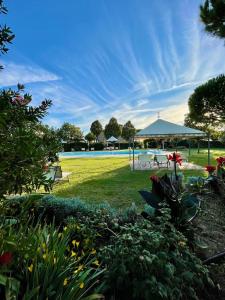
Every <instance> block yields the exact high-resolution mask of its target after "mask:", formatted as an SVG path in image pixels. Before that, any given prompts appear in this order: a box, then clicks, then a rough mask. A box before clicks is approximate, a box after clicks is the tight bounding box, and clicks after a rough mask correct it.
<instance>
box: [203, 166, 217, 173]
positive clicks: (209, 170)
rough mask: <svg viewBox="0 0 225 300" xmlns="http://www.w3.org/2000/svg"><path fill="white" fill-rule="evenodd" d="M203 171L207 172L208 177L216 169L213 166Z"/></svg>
mask: <svg viewBox="0 0 225 300" xmlns="http://www.w3.org/2000/svg"><path fill="white" fill-rule="evenodd" d="M205 170H206V171H207V172H209V174H210V175H212V173H213V172H214V171H215V170H216V167H214V166H206V167H205Z"/></svg>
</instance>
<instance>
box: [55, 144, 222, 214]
mask: <svg viewBox="0 0 225 300" xmlns="http://www.w3.org/2000/svg"><path fill="white" fill-rule="evenodd" d="M224 155H225V150H224V149H216V150H212V155H211V157H212V158H211V164H213V165H216V162H215V158H217V157H218V156H224ZM189 161H190V162H193V163H195V164H198V165H201V166H206V165H207V150H201V153H200V154H198V153H197V150H192V152H191V156H190V157H189ZM61 166H62V169H63V171H65V172H72V174H71V175H70V181H69V183H60V184H58V185H55V187H54V190H53V194H54V195H56V196H61V197H78V198H80V199H82V200H85V201H88V202H89V203H100V202H108V203H110V205H111V206H112V207H115V208H125V207H127V206H130V205H131V204H132V203H133V202H134V203H135V204H136V205H137V206H138V207H140V208H141V207H142V206H143V204H144V203H143V201H142V199H141V197H140V196H139V194H138V190H140V189H150V180H149V176H150V175H152V174H156V175H162V174H163V173H165V170H157V171H155V170H154V171H134V172H132V171H131V170H130V167H129V160H128V158H121V157H110V158H107V157H102V158H81V159H80V158H67V159H62V160H61ZM169 172H170V171H169ZM183 173H184V176H185V178H187V177H188V176H206V175H207V174H206V172H204V171H201V170H186V171H184V172H183Z"/></svg>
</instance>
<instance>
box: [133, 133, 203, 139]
mask: <svg viewBox="0 0 225 300" xmlns="http://www.w3.org/2000/svg"><path fill="white" fill-rule="evenodd" d="M163 136H170V137H171V136H181V137H182V136H189V137H191V136H193V137H195V136H207V134H206V133H205V132H202V133H163V134H139V135H138V134H137V135H135V136H134V137H142V138H143V137H163Z"/></svg>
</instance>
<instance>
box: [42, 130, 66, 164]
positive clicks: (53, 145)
mask: <svg viewBox="0 0 225 300" xmlns="http://www.w3.org/2000/svg"><path fill="white" fill-rule="evenodd" d="M37 134H38V136H39V137H41V139H42V145H43V147H45V149H46V154H47V155H48V160H49V161H51V162H55V161H57V160H58V158H57V156H56V153H58V152H59V151H60V150H61V149H62V143H61V138H60V136H59V131H58V130H57V129H54V128H53V127H49V126H48V125H43V124H39V125H38V126H37Z"/></svg>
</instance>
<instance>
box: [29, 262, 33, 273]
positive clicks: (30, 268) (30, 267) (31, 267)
mask: <svg viewBox="0 0 225 300" xmlns="http://www.w3.org/2000/svg"><path fill="white" fill-rule="evenodd" d="M33 268H34V265H33V264H31V265H30V266H29V267H28V271H29V272H31V273H32V271H33Z"/></svg>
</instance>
